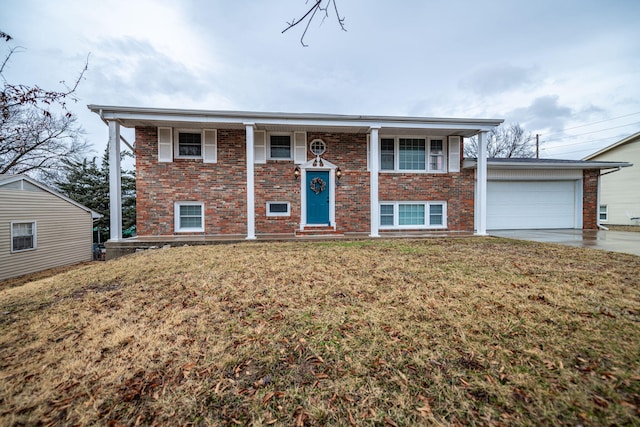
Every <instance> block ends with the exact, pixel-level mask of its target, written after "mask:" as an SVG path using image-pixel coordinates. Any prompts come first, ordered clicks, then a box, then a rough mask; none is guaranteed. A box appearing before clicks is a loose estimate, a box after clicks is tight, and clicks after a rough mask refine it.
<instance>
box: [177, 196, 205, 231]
mask: <svg viewBox="0 0 640 427" xmlns="http://www.w3.org/2000/svg"><path fill="white" fill-rule="evenodd" d="M175 231H176V232H178V233H181V232H204V203H202V202H177V203H176V204H175Z"/></svg>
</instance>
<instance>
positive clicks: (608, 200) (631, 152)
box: [591, 140, 640, 225]
mask: <svg viewBox="0 0 640 427" xmlns="http://www.w3.org/2000/svg"><path fill="white" fill-rule="evenodd" d="M591 160H599V161H613V162H629V163H633V166H631V167H628V168H622V169H621V170H619V171H618V172H614V173H610V174H608V175H604V176H602V177H601V178H600V204H601V205H607V209H608V210H609V219H608V221H606V222H602V224H603V225H607V224H609V225H640V221H632V220H631V218H630V217H639V216H640V140H636V141H634V142H629V143H628V144H625V145H621V146H619V147H615V148H613V149H611V150H609V151H607V152H606V153H603V154H601V155H599V156H598V157H595V158H593V159H591ZM603 172H606V171H603Z"/></svg>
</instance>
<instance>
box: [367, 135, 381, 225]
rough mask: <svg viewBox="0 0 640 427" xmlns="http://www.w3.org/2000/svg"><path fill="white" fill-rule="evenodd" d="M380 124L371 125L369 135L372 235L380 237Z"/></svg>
mask: <svg viewBox="0 0 640 427" xmlns="http://www.w3.org/2000/svg"><path fill="white" fill-rule="evenodd" d="M379 129H380V127H379V126H376V127H371V128H370V129H369V130H370V135H369V149H370V152H371V153H370V155H369V160H370V162H369V168H370V169H371V171H370V179H369V181H370V182H369V190H370V192H371V195H370V197H369V200H370V204H371V234H369V236H370V237H380V232H379V229H380V206H379V199H378V194H379V190H378V170H379V169H380V166H379V165H380V140H379V138H378V130H379Z"/></svg>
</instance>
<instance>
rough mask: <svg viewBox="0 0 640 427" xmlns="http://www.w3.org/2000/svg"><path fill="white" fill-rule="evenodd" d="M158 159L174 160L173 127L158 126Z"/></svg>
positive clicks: (162, 160) (160, 160)
mask: <svg viewBox="0 0 640 427" xmlns="http://www.w3.org/2000/svg"><path fill="white" fill-rule="evenodd" d="M158 161H159V162H171V161H173V131H172V129H171V128H158Z"/></svg>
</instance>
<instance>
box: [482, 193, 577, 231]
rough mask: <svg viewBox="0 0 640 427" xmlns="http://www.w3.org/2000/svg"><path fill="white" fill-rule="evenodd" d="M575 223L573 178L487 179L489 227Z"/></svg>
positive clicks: (538, 226)
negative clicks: (565, 179)
mask: <svg viewBox="0 0 640 427" xmlns="http://www.w3.org/2000/svg"><path fill="white" fill-rule="evenodd" d="M576 225H577V224H576V181H489V182H487V229H489V230H501V229H502V230H507V229H540V228H575V227H576Z"/></svg>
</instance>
